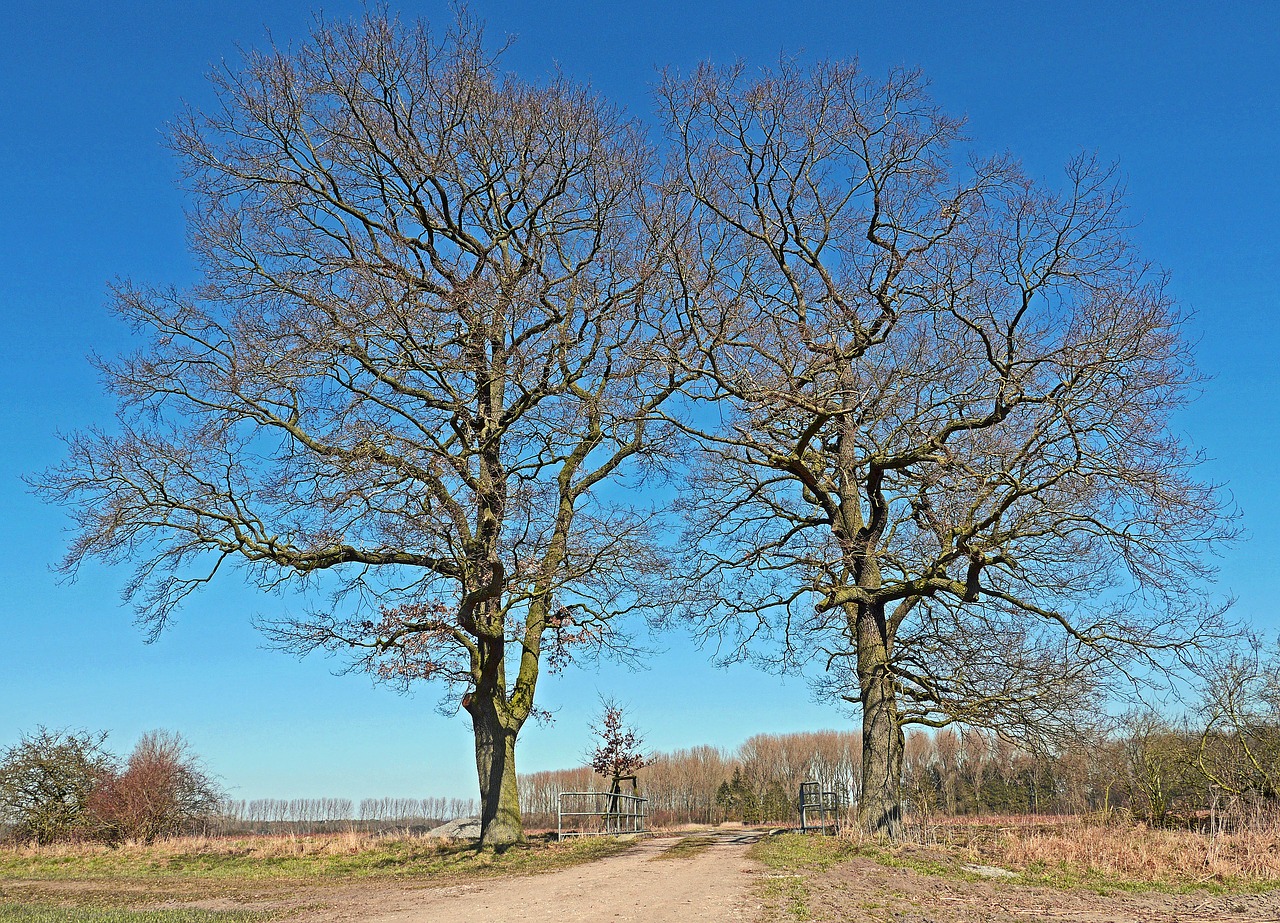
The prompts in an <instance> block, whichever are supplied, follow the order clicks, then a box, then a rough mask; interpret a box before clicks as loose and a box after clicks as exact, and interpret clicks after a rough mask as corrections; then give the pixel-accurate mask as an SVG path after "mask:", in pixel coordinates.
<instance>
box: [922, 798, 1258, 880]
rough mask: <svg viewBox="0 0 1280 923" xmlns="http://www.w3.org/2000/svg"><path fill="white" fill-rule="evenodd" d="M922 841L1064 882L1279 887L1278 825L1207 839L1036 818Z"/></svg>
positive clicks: (956, 827)
mask: <svg viewBox="0 0 1280 923" xmlns="http://www.w3.org/2000/svg"><path fill="white" fill-rule="evenodd" d="M923 843H925V844H927V845H929V846H932V847H935V848H936V849H937V850H938V851H939V853H940V854H949V855H950V856H951V857H953V858H954V859H956V860H958V861H961V862H963V861H978V862H982V863H986V864H991V865H997V866H1000V867H1002V868H1007V869H1010V870H1012V871H1016V872H1019V873H1020V874H1022V875H1024V876H1025V877H1027V878H1029V879H1036V880H1042V881H1046V882H1049V883H1055V884H1061V885H1073V884H1090V885H1103V884H1106V883H1108V882H1110V883H1114V884H1117V885H1121V886H1123V885H1126V884H1132V885H1151V886H1162V887H1174V888H1186V887H1198V886H1208V887H1218V886H1222V887H1225V888H1231V889H1235V888H1246V889H1258V888H1262V889H1268V888H1272V887H1276V886H1280V824H1276V823H1267V824H1253V825H1251V826H1250V827H1248V828H1247V829H1243V830H1241V831H1239V832H1234V833H1219V834H1216V835H1213V836H1210V835H1208V834H1205V833H1201V832H1196V831H1192V830H1186V829H1182V830H1170V829H1153V828H1150V827H1147V826H1145V825H1143V824H1140V823H1131V822H1128V823H1126V822H1113V823H1100V822H1099V819H1098V818H1081V817H1046V816H1037V815H1022V816H1002V817H996V816H987V817H978V818H947V819H944V820H941V822H938V823H932V824H931V825H930V828H929V829H928V831H927V834H926V836H925V837H924V838H923Z"/></svg>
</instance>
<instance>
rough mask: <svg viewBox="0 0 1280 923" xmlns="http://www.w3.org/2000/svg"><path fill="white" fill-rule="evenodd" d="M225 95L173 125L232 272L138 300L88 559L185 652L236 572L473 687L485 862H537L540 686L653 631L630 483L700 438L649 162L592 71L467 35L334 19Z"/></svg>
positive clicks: (643, 533) (88, 514)
mask: <svg viewBox="0 0 1280 923" xmlns="http://www.w3.org/2000/svg"><path fill="white" fill-rule="evenodd" d="M215 84H216V90H217V94H218V105H217V106H216V107H215V108H212V109H210V110H209V111H207V112H194V111H193V112H190V113H188V115H187V116H185V117H184V118H183V119H182V120H181V121H180V122H179V123H178V124H177V125H176V126H175V127H174V129H173V131H172V135H171V144H172V147H173V148H174V149H175V150H176V152H177V154H178V155H179V156H180V158H181V160H182V162H183V164H184V166H185V175H186V177H187V180H188V186H189V189H190V193H191V197H192V202H193V206H192V209H191V211H190V219H189V220H190V236H191V239H192V242H193V247H194V252H195V255H196V257H197V258H198V260H199V266H200V270H201V272H202V281H201V282H200V283H199V284H198V285H196V286H195V287H194V288H192V289H191V290H190V291H176V290H172V289H166V288H144V287H138V286H134V285H131V284H126V285H122V286H120V287H119V288H118V290H117V292H116V294H115V299H114V301H115V306H116V308H117V310H118V311H119V312H120V313H121V314H122V315H123V316H124V318H126V319H127V321H128V322H129V323H130V324H132V325H133V327H134V328H135V329H136V331H137V333H138V334H139V335H140V336H141V337H142V338H143V345H142V347H141V349H140V350H139V351H138V352H137V353H136V354H134V355H131V356H127V357H124V358H121V359H119V360H116V361H104V362H102V363H101V368H102V373H103V375H104V378H105V381H106V385H107V387H108V388H109V389H110V392H111V393H112V394H114V395H115V396H116V398H117V401H118V405H119V414H118V419H117V421H116V424H115V426H114V427H113V428H112V429H110V430H104V431H99V430H93V431H88V432H82V433H78V434H75V435H72V436H71V437H70V438H69V439H68V446H69V452H68V455H67V458H66V460H65V462H63V463H62V464H61V465H60V466H58V467H56V468H54V469H52V470H50V471H49V472H47V473H46V474H45V475H44V476H43V477H42V478H40V479H39V482H38V483H39V486H40V488H41V489H42V490H43V492H44V493H45V495H46V496H47V497H49V498H51V499H53V500H55V501H60V502H63V503H65V504H67V505H68V506H69V507H70V508H71V510H72V511H73V513H74V516H75V519H76V522H77V524H78V535H77V537H76V539H75V541H74V543H73V544H72V546H71V548H70V550H69V553H68V555H67V557H66V559H65V561H64V563H63V567H64V569H65V570H66V571H67V572H69V573H74V572H75V570H76V569H77V568H78V567H79V566H80V565H81V564H82V563H83V562H85V561H86V560H88V559H94V558H96V559H100V560H103V561H105V562H107V563H112V564H114V563H117V562H125V561H127V562H132V563H134V564H136V568H137V569H136V573H135V576H134V577H133V579H132V581H131V582H130V583H129V584H128V587H127V591H126V595H127V596H128V597H129V598H130V599H131V600H133V601H134V602H135V603H136V604H137V606H138V608H139V611H140V613H141V617H142V618H143V619H144V620H145V621H146V622H147V623H148V624H149V625H150V626H151V627H152V629H153V630H154V631H157V632H158V631H159V630H160V629H161V628H162V627H163V625H164V623H165V620H166V618H167V617H168V616H169V615H170V613H172V612H173V611H174V608H175V607H176V606H178V605H179V604H180V603H181V601H182V600H183V599H184V598H185V597H187V596H188V595H189V594H190V593H192V592H193V591H195V590H197V589H198V588H200V587H201V586H202V585H204V584H206V583H208V582H209V581H210V580H212V579H214V577H215V575H217V574H218V573H219V572H220V571H223V570H226V569H228V568H229V566H230V565H239V567H240V569H241V570H242V571H243V572H244V574H246V575H247V576H248V578H249V579H251V580H253V581H255V582H256V583H257V584H259V585H261V586H262V587H265V588H287V587H300V588H309V590H308V594H307V596H306V598H309V599H311V600H312V602H310V603H308V604H307V608H308V610H309V611H308V612H307V614H305V615H302V616H298V615H296V614H295V615H293V616H291V617H288V618H283V619H273V620H271V621H270V623H269V624H268V630H269V631H270V632H271V633H272V635H273V637H274V638H275V639H276V640H277V641H278V642H279V643H280V644H282V645H283V646H285V647H287V648H290V649H293V650H295V651H298V652H306V651H311V650H317V649H325V650H329V651H339V652H346V653H347V655H348V656H350V657H351V663H352V665H353V666H355V667H358V668H365V669H368V670H369V671H371V672H372V673H374V674H375V675H376V676H378V677H380V678H382V679H385V680H389V681H392V682H396V683H403V684H407V683H415V682H417V681H420V680H440V681H443V682H444V683H445V684H447V689H448V693H449V696H448V701H452V702H455V703H460V704H461V707H462V708H464V709H465V710H466V711H467V713H468V714H469V715H470V718H471V721H472V724H473V727H474V731H475V750H476V763H477V770H478V775H479V787H480V795H481V803H482V806H483V812H482V813H483V833H482V842H483V843H484V844H486V845H494V846H503V845H504V844H509V843H511V842H515V841H519V840H520V839H522V837H523V833H522V829H521V822H520V815H519V806H518V798H517V788H516V770H515V746H516V739H517V736H518V735H519V733H520V730H521V728H522V726H523V725H524V723H525V721H526V720H527V719H528V718H529V716H530V715H531V714H533V713H534V711H535V709H534V694H535V689H536V686H537V683H538V679H539V673H540V670H541V669H542V668H543V667H544V666H545V665H547V664H548V663H550V664H551V665H552V666H557V665H559V664H560V663H563V662H564V660H565V659H566V658H568V657H570V656H572V655H573V654H574V652H575V650H577V649H583V650H585V649H587V648H600V647H610V646H613V645H615V644H618V643H621V642H620V635H619V633H618V632H617V630H616V629H615V625H614V621H615V617H616V616H618V615H619V614H621V613H625V612H626V611H627V610H629V609H631V608H632V607H634V606H636V605H637V603H638V600H640V599H642V598H645V597H646V596H647V594H646V593H643V592H641V587H642V585H643V583H644V582H645V581H646V579H648V578H649V577H650V576H653V575H654V574H656V573H657V571H658V570H659V569H660V566H661V563H662V562H661V559H660V557H659V555H658V554H657V552H656V551H655V550H654V549H655V545H654V544H653V542H652V540H651V538H652V536H651V532H652V531H653V530H652V527H651V517H650V515H649V514H648V513H646V512H645V511H644V510H643V509H641V508H640V507H638V506H634V507H633V506H631V505H628V504H626V503H624V502H622V501H620V500H619V498H620V497H623V498H625V493H624V492H622V491H619V490H614V491H612V492H610V495H609V497H607V498H606V497H602V496H601V490H600V488H601V486H602V485H604V484H605V483H606V482H610V481H612V482H617V481H618V480H619V479H623V478H626V477H628V476H644V475H645V474H646V473H648V472H651V471H653V470H655V467H661V466H662V465H664V464H665V460H666V456H665V455H664V454H663V453H664V452H667V453H669V452H670V451H671V450H672V448H673V445H672V443H671V441H670V440H669V439H668V438H667V436H668V435H670V434H669V433H667V432H666V431H665V430H663V429H662V426H663V424H660V423H658V422H656V418H655V410H656V409H657V408H658V406H659V405H660V404H662V402H663V401H665V400H666V399H667V398H668V397H669V396H670V395H671V394H672V393H673V392H674V391H675V390H676V389H677V388H678V386H679V384H680V382H679V381H678V380H677V379H675V378H673V377H672V376H671V375H669V374H668V372H667V371H666V369H667V366H666V364H664V363H663V362H662V361H660V360H661V354H660V352H659V351H658V350H657V349H656V347H655V343H656V342H657V340H656V338H655V337H656V333H657V331H658V328H659V326H660V317H659V313H660V310H659V309H660V307H661V305H662V304H663V303H665V301H666V299H664V298H662V297H661V293H660V292H659V290H658V280H659V276H658V274H657V272H656V270H657V269H658V267H659V263H658V261H657V260H656V258H655V256H654V254H655V253H656V252H658V251H659V250H660V249H663V248H661V247H660V246H658V244H659V243H660V241H659V239H658V236H656V235H654V234H652V233H650V232H651V229H652V228H654V227H657V226H660V225H661V223H662V222H655V221H654V220H653V219H652V216H651V214H650V211H651V209H652V208H654V207H655V206H653V204H652V202H651V201H650V199H651V195H650V192H651V190H650V187H649V186H648V185H647V183H649V182H650V180H651V178H652V171H651V160H652V152H651V150H650V147H649V145H648V144H647V143H646V141H645V139H644V137H643V135H642V134H641V132H640V131H639V130H638V128H637V126H636V125H635V124H634V123H633V122H631V121H628V120H627V119H625V118H623V117H622V116H621V115H620V114H619V113H618V112H617V111H616V110H614V109H613V108H611V107H610V106H609V105H607V104H606V103H604V102H602V101H601V100H600V99H599V98H597V97H595V96H594V95H593V94H592V93H590V92H589V91H587V90H586V89H583V88H581V87H579V86H576V85H574V84H572V83H571V82H569V81H568V80H566V79H563V78H560V77H552V78H551V79H549V80H548V81H547V82H545V83H543V84H538V85H535V84H531V83H528V82H524V81H521V80H519V79H516V78H514V77H512V76H508V75H504V74H503V73H502V72H501V71H500V70H499V69H498V64H497V60H496V57H495V56H494V55H492V54H490V53H489V52H488V51H487V50H486V48H485V45H484V43H483V42H482V36H481V30H480V29H479V27H478V26H476V25H475V24H474V23H472V22H470V21H468V20H467V19H466V18H465V17H462V19H461V20H460V22H459V23H458V24H457V25H456V26H455V28H454V30H453V31H451V32H450V33H448V34H447V35H446V36H444V37H443V38H436V37H433V36H432V35H431V34H430V33H429V31H428V29H427V28H426V26H425V25H421V24H418V25H412V26H406V25H402V24H400V23H398V22H396V21H394V20H388V19H387V18H385V17H383V16H378V15H373V16H369V17H367V18H366V19H365V20H363V21H361V22H358V23H352V24H347V25H336V26H328V25H321V26H319V27H318V28H317V29H316V30H315V31H314V33H313V35H312V36H311V39H310V41H309V42H307V43H306V44H304V45H303V46H302V47H301V48H300V49H298V50H297V51H296V53H283V52H279V51H276V50H270V51H268V52H266V53H250V54H248V55H246V57H245V60H244V62H243V66H242V67H241V68H240V69H239V70H237V71H234V72H232V71H230V70H228V71H226V72H223V73H220V74H218V75H216V76H215ZM655 306H657V307H655ZM317 594H319V595H317ZM319 600H326V601H325V602H319Z"/></svg>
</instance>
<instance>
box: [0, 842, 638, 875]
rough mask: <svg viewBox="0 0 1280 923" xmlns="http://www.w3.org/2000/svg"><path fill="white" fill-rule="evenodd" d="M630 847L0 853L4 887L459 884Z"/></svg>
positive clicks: (391, 845) (335, 845)
mask: <svg viewBox="0 0 1280 923" xmlns="http://www.w3.org/2000/svg"><path fill="white" fill-rule="evenodd" d="M628 845H629V844H626V843H620V842H618V841H617V840H613V839H608V838H604V837H582V838H580V839H574V840H570V841H568V842H565V843H535V844H531V845H529V846H524V847H513V848H511V849H508V850H506V851H505V852H503V853H496V852H494V851H492V850H478V849H476V848H475V847H474V846H459V845H449V844H441V842H440V841H439V840H434V839H428V838H425V837H399V838H379V837H372V836H368V835H364V834H329V835H316V836H307V837H245V838H237V839H202V838H186V839H179V840H171V841H168V842H164V843H159V844H155V845H152V846H129V845H126V846H122V847H119V848H116V849H112V848H108V847H104V846H58V847H44V848H32V847H26V848H9V849H0V881H4V880H5V879H10V880H12V879H27V880H32V879H34V880H40V881H64V880H77V881H86V880H87V881H100V880H116V881H119V880H125V881H163V880H167V879H200V880H209V881H217V880H223V879H226V880H235V881H237V882H257V881H264V882H269V881H271V880H274V879H315V880H321V881H324V880H349V879H362V878H415V879H416V878H439V877H448V878H457V877H486V876H491V875H509V874H530V873H534V872H542V871H550V870H553V869H557V868H565V867H567V866H570V865H577V864H579V863H581V862H590V861H592V860H594V859H599V858H603V857H605V856H609V855H613V854H615V853H618V852H621V851H623V850H625V849H627V848H628Z"/></svg>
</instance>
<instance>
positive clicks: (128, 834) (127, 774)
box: [0, 728, 477, 845]
mask: <svg viewBox="0 0 1280 923" xmlns="http://www.w3.org/2000/svg"><path fill="white" fill-rule="evenodd" d="M106 740H107V735H106V733H105V732H90V731H59V730H50V729H48V728H38V729H37V730H36V731H34V732H33V733H30V734H25V735H23V736H22V738H21V739H20V740H19V741H18V743H16V744H14V745H13V746H12V747H9V748H8V749H6V750H2V751H0V835H3V836H4V838H7V839H10V840H15V841H17V842H22V843H35V844H38V845H45V844H49V843H58V842H86V841H97V842H105V843H111V844H116V843H120V842H123V841H126V840H131V841H138V842H144V843H150V842H153V841H155V840H157V839H161V838H164V837H169V836H179V835H184V834H193V833H201V834H223V833H247V832H253V833H281V832H289V833H312V832H322V831H326V830H336V829H344V830H356V829H358V830H364V831H385V830H388V829H413V828H431V827H435V826H439V825H440V824H442V823H444V822H446V821H448V820H452V819H454V818H457V817H467V816H471V815H473V814H475V813H476V810H477V809H476V802H475V799H474V798H363V799H361V800H360V801H359V802H356V801H353V800H352V799H350V798H255V799H252V800H246V799H240V800H235V799H231V798H228V797H226V795H225V794H224V792H223V791H222V789H221V788H220V786H219V785H218V784H217V782H216V780H215V779H214V778H213V776H212V775H211V774H210V773H209V772H208V771H207V770H206V769H205V767H204V764H203V762H202V761H201V759H200V758H199V756H198V755H196V754H195V753H194V752H193V751H192V750H191V748H190V746H189V745H188V744H187V742H186V741H185V740H184V739H183V738H182V736H181V735H179V734H175V733H172V732H169V731H153V732H151V733H149V734H145V735H143V737H142V738H141V739H140V740H139V741H138V743H137V744H136V745H135V746H134V748H133V750H132V751H130V753H129V754H128V756H126V757H123V758H122V757H120V756H118V755H116V754H114V753H112V752H111V751H110V750H109V749H108V748H107V746H106Z"/></svg>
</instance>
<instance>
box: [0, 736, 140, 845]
mask: <svg viewBox="0 0 1280 923" xmlns="http://www.w3.org/2000/svg"><path fill="white" fill-rule="evenodd" d="M106 739H107V735H106V733H105V732H103V733H91V732H89V731H53V730H49V729H48V728H44V727H41V728H37V729H36V730H35V732H34V733H32V734H24V735H23V736H22V737H21V739H20V740H19V741H18V743H17V744H15V745H14V746H12V747H9V748H8V749H7V750H5V751H4V752H3V755H0V817H2V818H3V819H4V821H5V822H6V824H7V825H8V826H9V829H10V833H11V835H12V837H13V838H14V839H16V840H17V841H18V842H29V843H36V844H38V845H44V844H48V843H54V842H57V841H59V840H80V839H90V838H92V837H94V836H95V835H97V833H98V829H97V821H96V819H95V818H94V816H93V814H92V812H91V811H90V810H89V804H90V801H91V799H92V798H93V794H94V791H95V789H97V788H98V787H99V786H100V785H101V783H102V781H103V780H104V779H106V778H110V777H111V776H112V775H113V774H114V771H115V760H114V758H113V757H112V756H111V754H110V753H108V752H107V750H106V749H105V747H104V744H105V742H106Z"/></svg>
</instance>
